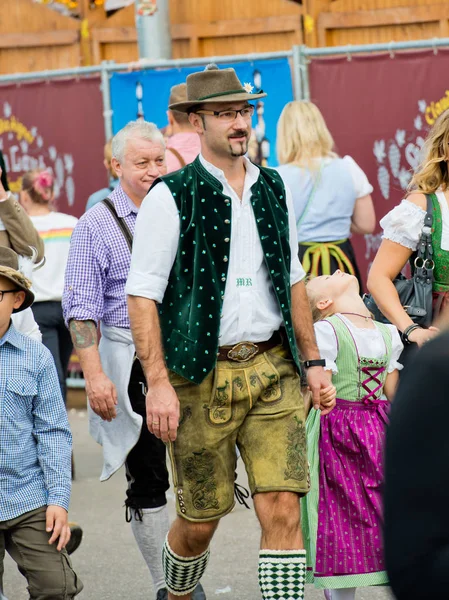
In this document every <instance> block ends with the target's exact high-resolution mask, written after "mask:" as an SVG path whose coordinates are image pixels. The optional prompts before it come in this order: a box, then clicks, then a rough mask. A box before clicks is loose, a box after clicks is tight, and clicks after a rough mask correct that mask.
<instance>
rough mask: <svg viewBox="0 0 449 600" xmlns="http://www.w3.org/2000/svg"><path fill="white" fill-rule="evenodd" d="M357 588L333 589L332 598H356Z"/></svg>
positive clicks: (341, 599) (335, 599) (343, 599)
mask: <svg viewBox="0 0 449 600" xmlns="http://www.w3.org/2000/svg"><path fill="white" fill-rule="evenodd" d="M356 589H357V588H342V589H340V590H332V600H354V598H355V591H356Z"/></svg>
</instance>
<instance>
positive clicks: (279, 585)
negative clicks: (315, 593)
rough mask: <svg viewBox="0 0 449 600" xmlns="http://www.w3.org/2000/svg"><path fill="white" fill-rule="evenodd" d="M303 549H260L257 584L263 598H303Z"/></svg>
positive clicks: (283, 599)
mask: <svg viewBox="0 0 449 600" xmlns="http://www.w3.org/2000/svg"><path fill="white" fill-rule="evenodd" d="M305 581H306V551H305V550H261V551H260V553H259V585H260V590H261V592H262V597H263V599H264V600H303V598H304V584H305Z"/></svg>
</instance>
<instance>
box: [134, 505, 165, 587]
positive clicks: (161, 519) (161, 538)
mask: <svg viewBox="0 0 449 600" xmlns="http://www.w3.org/2000/svg"><path fill="white" fill-rule="evenodd" d="M140 511H141V514H142V520H141V521H140V520H139V517H138V516H137V515H136V514H135V512H134V510H133V511H132V520H131V529H132V531H133V534H134V537H135V538H136V542H137V545H138V546H139V550H140V552H141V553H142V556H143V558H144V559H145V562H146V563H147V566H148V568H149V569H150V573H151V577H152V579H153V585H154V589H155V591H156V592H157V591H158V590H160V589H161V588H165V580H164V571H163V569H162V549H163V547H164V542H165V538H166V536H167V533H168V529H169V524H168V509H167V505H164V506H159V507H158V508H142V509H140ZM140 511H139V512H140ZM136 516H137V518H136Z"/></svg>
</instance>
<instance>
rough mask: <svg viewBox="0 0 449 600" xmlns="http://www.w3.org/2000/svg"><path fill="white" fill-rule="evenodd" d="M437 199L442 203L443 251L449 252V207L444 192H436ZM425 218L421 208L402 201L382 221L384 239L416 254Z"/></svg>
mask: <svg viewBox="0 0 449 600" xmlns="http://www.w3.org/2000/svg"><path fill="white" fill-rule="evenodd" d="M436 197H437V198H438V202H439V203H440V207H441V218H442V221H443V231H442V235H441V249H442V250H449V207H448V205H447V200H446V196H445V195H444V193H443V192H436ZM425 217H426V211H425V210H423V209H422V208H421V207H419V206H417V205H416V204H413V202H409V201H408V200H402V202H401V203H400V204H399V205H398V206H395V208H393V210H391V211H390V212H389V213H388V214H386V215H385V217H384V218H383V219H381V220H380V226H381V227H382V229H383V236H382V237H383V238H384V239H387V240H391V241H392V242H396V243H397V244H401V246H404V247H405V248H410V250H413V252H414V251H415V250H417V248H418V244H419V239H420V237H421V231H422V228H423V226H424V219H425Z"/></svg>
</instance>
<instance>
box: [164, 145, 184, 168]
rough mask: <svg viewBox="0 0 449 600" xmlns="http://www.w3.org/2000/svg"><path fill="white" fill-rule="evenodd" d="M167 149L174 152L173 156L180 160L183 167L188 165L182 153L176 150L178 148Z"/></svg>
mask: <svg viewBox="0 0 449 600" xmlns="http://www.w3.org/2000/svg"><path fill="white" fill-rule="evenodd" d="M166 150H167V151H168V152H171V153H172V154H173V156H174V157H175V158H176V159H177V160H178V161H179V164H180V165H181V169H182V167H185V166H186V161H185V160H184V159H183V157H182V155H181V153H180V152H178V150H176V148H166Z"/></svg>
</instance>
